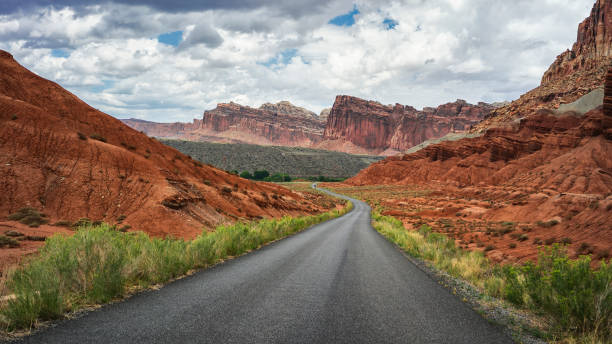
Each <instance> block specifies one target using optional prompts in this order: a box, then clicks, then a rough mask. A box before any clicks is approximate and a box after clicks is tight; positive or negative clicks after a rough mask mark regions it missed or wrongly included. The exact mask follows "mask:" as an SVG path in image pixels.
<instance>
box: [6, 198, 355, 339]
mask: <svg viewBox="0 0 612 344" xmlns="http://www.w3.org/2000/svg"><path fill="white" fill-rule="evenodd" d="M350 209H352V204H350V203H348V204H347V206H346V207H344V208H343V209H334V210H331V211H329V212H326V213H322V214H319V215H312V216H302V217H289V216H285V217H283V218H280V219H264V220H261V221H258V222H238V223H235V224H231V225H224V226H219V227H217V228H216V230H215V231H214V232H206V231H204V232H203V233H202V234H201V235H199V236H198V237H197V238H196V239H194V240H191V241H185V240H181V239H174V238H165V239H162V238H151V237H149V236H148V235H146V234H145V233H142V232H136V233H123V232H122V231H120V230H118V228H116V227H114V226H109V225H107V224H97V225H94V224H93V223H91V222H88V221H83V225H82V226H81V227H80V228H79V229H78V230H77V231H76V232H75V234H74V235H72V236H63V235H54V236H52V237H50V238H48V239H47V241H46V242H45V245H44V246H43V247H42V248H41V250H40V253H39V254H38V255H37V256H36V257H34V258H32V259H30V260H29V261H28V262H26V263H24V264H23V265H21V266H19V267H18V268H16V269H14V270H13V271H10V272H9V273H8V275H7V277H6V281H5V282H4V285H0V291H2V290H5V294H8V296H7V297H4V298H3V299H1V300H3V301H1V302H2V303H1V304H0V306H1V308H0V324H1V326H2V327H3V328H4V329H5V330H7V331H12V330H15V329H29V328H32V327H34V326H35V325H36V324H37V322H38V321H41V320H50V319H56V318H59V317H62V316H63V315H64V314H65V313H66V312H70V311H74V310H78V309H81V308H83V307H85V306H87V305H92V304H99V303H105V302H108V301H111V300H113V299H116V298H120V297H122V296H124V295H126V293H128V291H130V290H134V289H135V290H138V289H142V288H147V287H149V286H151V285H154V284H158V283H163V282H167V281H170V280H172V279H174V278H177V277H180V276H183V275H185V274H187V273H188V272H189V271H191V270H193V269H199V268H205V267H207V266H211V265H213V264H215V263H218V262H220V261H222V260H224V259H227V258H230V257H233V256H237V255H240V254H243V253H246V252H249V251H251V250H254V249H256V248H258V247H260V246H261V245H264V244H266V243H269V242H271V241H274V240H277V239H280V238H282V237H285V236H288V235H291V234H294V233H296V232H298V231H301V230H303V229H305V228H307V227H309V226H312V225H314V224H317V223H320V222H323V221H326V220H329V219H332V218H335V217H338V216H341V215H343V214H345V213H346V212H348V211H350ZM8 244H10V243H8Z"/></svg>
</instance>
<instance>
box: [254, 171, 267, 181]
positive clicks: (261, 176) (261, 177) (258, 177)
mask: <svg viewBox="0 0 612 344" xmlns="http://www.w3.org/2000/svg"><path fill="white" fill-rule="evenodd" d="M269 175H270V172H268V171H266V170H257V171H255V172H253V179H255V180H264V178H266V177H268V176H269Z"/></svg>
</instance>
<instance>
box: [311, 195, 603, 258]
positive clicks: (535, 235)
mask: <svg viewBox="0 0 612 344" xmlns="http://www.w3.org/2000/svg"><path fill="white" fill-rule="evenodd" d="M321 185H322V186H323V187H327V188H330V189H332V190H334V191H336V192H338V193H342V194H346V195H350V196H352V197H356V198H360V199H364V200H366V201H368V203H370V205H372V206H373V207H374V208H378V209H379V210H380V211H381V212H382V213H383V214H385V215H391V216H394V217H396V218H398V219H400V220H401V221H402V222H403V223H404V226H405V227H406V228H407V229H408V230H416V229H418V228H419V227H420V226H421V225H423V224H427V225H429V226H431V227H432V229H433V230H434V231H436V232H439V233H444V234H446V235H448V236H449V237H451V238H454V239H455V240H456V242H457V244H458V246H460V247H462V248H464V249H466V250H478V251H482V252H483V253H484V254H485V255H486V256H487V257H488V258H490V259H491V260H493V261H495V262H498V263H514V262H524V261H527V260H533V259H536V258H537V255H538V252H539V250H540V249H541V248H542V247H546V246H550V245H552V244H554V243H560V244H566V245H568V251H569V253H570V255H571V256H573V257H577V256H578V255H580V254H589V253H590V254H593V258H594V260H596V261H597V260H601V259H604V258H609V257H610V255H611V253H612V251H611V249H612V237H611V235H612V222H610V221H609V219H610V218H612V201H610V200H607V201H606V202H597V203H594V202H593V203H590V202H582V203H581V204H582V209H581V211H579V212H578V213H577V214H575V213H572V212H571V211H568V212H567V213H566V214H567V215H566V216H565V217H560V216H554V217H550V218H549V219H546V220H538V219H537V218H535V217H529V216H523V215H522V213H523V212H524V211H525V210H527V209H531V208H534V207H535V208H536V209H537V204H540V203H539V202H540V198H546V199H551V200H552V201H553V202H555V201H556V202H572V201H570V199H572V197H573V196H568V195H561V193H558V192H553V191H549V192H548V193H539V192H538V193H528V192H520V191H517V190H514V189H508V188H504V187H493V186H491V187H483V188H474V187H470V188H457V187H449V186H448V185H443V184H436V183H431V184H428V185H420V186H419V185H367V186H352V185H346V184H342V183H324V184H321ZM566 197H570V198H569V199H567V200H564V199H565V198H566ZM574 201H575V200H574ZM572 204H574V206H576V204H578V203H572ZM575 209H577V208H575ZM576 211H577V210H576ZM578 214H580V218H582V219H591V218H595V217H598V218H600V220H599V222H590V221H589V220H586V221H585V223H583V224H582V227H580V224H579V223H577V222H576V221H575V220H574V221H572V218H571V217H572V215H573V217H576V216H577V215H578Z"/></svg>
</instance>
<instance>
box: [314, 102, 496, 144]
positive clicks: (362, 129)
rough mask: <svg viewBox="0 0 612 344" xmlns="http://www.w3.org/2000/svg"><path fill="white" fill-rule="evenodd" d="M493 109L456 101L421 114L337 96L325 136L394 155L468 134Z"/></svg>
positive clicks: (423, 111)
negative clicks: (431, 141) (454, 134)
mask: <svg viewBox="0 0 612 344" xmlns="http://www.w3.org/2000/svg"><path fill="white" fill-rule="evenodd" d="M493 109H494V107H493V106H491V105H489V104H485V103H479V104H478V105H472V104H468V103H467V102H466V101H464V100H457V101H456V102H453V103H448V104H444V105H441V106H439V107H437V108H424V109H423V110H422V111H419V110H417V109H415V108H413V107H411V106H405V105H401V104H395V105H394V106H389V105H382V104H380V103H378V102H374V101H366V100H363V99H360V98H356V97H350V96H338V97H336V101H335V102H334V106H333V108H332V110H331V112H330V114H329V118H328V121H327V125H326V128H325V133H324V136H325V139H326V140H330V141H334V140H337V141H347V142H349V143H351V144H353V145H355V146H357V147H361V148H364V149H365V150H367V151H368V153H376V154H381V153H382V154H393V153H397V152H402V151H405V150H407V149H409V148H410V147H412V146H415V145H418V144H419V143H421V142H423V141H426V140H428V139H432V138H439V137H442V136H444V135H446V134H448V133H450V132H462V131H466V130H469V129H470V127H471V126H472V125H474V124H476V123H478V122H479V121H481V120H482V119H483V118H484V117H485V116H486V115H487V114H488V113H489V112H490V111H492V110H493Z"/></svg>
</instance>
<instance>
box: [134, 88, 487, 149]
mask: <svg viewBox="0 0 612 344" xmlns="http://www.w3.org/2000/svg"><path fill="white" fill-rule="evenodd" d="M491 110H493V107H492V106H490V105H488V104H485V103H479V104H478V105H471V104H468V103H466V102H465V101H463V100H457V101H456V102H454V103H448V104H445V105H441V106H439V107H438V108H425V109H423V111H418V110H416V109H415V108H413V107H410V106H403V105H400V104H396V105H395V106H384V105H382V104H380V103H378V102H373V101H366V100H363V99H359V98H356V97H349V96H338V97H336V101H335V102H334V106H333V108H332V109H331V111H330V113H329V115H328V114H327V111H323V112H322V114H323V115H322V116H321V118H327V121H326V122H323V121H321V120H319V117H318V116H316V115H315V114H314V113H312V112H309V111H307V110H305V109H303V108H299V107H295V106H293V105H291V103H289V102H279V103H277V104H264V105H262V106H261V107H260V108H259V109H254V108H251V107H248V106H241V105H238V104H235V103H229V104H219V105H218V106H217V108H215V109H214V110H210V111H206V112H204V115H203V118H202V120H198V119H196V120H194V121H193V123H154V122H148V121H142V120H137V119H127V120H123V122H124V123H126V124H127V125H129V126H131V127H132V128H134V129H136V130H139V131H143V132H144V133H146V134H147V135H150V136H154V137H163V138H179V139H184V140H190V141H210V142H244V143H252V144H259V145H281V146H298V147H309V148H322V149H328V150H335V151H342V152H347V153H356V154H386V155H392V154H396V153H398V152H401V151H405V150H406V149H408V148H410V147H412V146H414V145H417V144H419V143H421V142H423V141H425V140H428V139H432V138H439V137H442V136H444V135H446V134H448V133H449V132H457V131H466V130H468V129H470V127H471V126H472V125H474V124H476V123H478V122H479V121H481V120H482V119H483V118H484V116H485V115H487V114H488V113H489V112H490V111H491Z"/></svg>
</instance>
